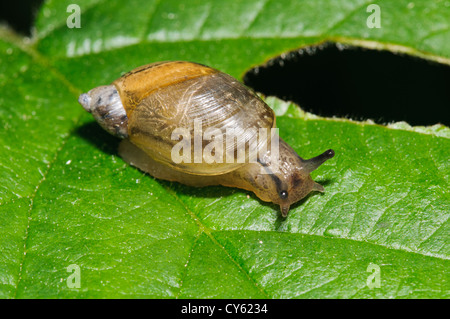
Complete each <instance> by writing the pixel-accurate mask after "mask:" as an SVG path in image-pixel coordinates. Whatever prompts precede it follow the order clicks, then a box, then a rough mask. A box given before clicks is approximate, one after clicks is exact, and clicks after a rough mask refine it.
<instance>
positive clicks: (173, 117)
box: [79, 61, 334, 216]
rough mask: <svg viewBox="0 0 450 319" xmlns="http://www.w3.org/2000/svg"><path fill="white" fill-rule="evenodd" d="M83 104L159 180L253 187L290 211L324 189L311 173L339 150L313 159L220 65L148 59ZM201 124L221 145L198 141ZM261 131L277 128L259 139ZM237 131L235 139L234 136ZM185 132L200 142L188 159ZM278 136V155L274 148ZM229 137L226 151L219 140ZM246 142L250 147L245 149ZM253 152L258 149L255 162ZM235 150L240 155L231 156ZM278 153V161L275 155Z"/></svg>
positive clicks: (125, 154)
mask: <svg viewBox="0 0 450 319" xmlns="http://www.w3.org/2000/svg"><path fill="white" fill-rule="evenodd" d="M79 102H80V104H81V105H82V106H83V107H84V108H85V110H86V111H88V112H90V113H92V114H93V116H94V118H95V119H96V121H97V122H98V123H99V124H100V125H101V126H102V127H103V128H104V129H105V130H106V131H108V132H109V133H111V134H113V135H115V136H118V137H120V138H122V139H123V141H122V142H121V144H120V146H119V154H120V156H121V157H122V158H123V159H124V160H125V161H126V162H128V163H130V164H131V165H133V166H136V167H138V168H139V169H141V170H142V171H144V172H147V173H149V174H150V175H152V176H154V177H155V178H159V179H164V180H169V181H176V182H180V183H183V184H186V185H190V186H208V185H223V186H228V187H238V188H242V189H246V190H249V191H252V192H254V193H255V194H256V196H258V197H259V198H260V199H261V200H263V201H269V202H274V203H276V204H278V205H280V208H281V213H282V215H283V216H287V214H288V211H289V207H290V205H291V204H292V203H295V202H297V201H298V200H300V199H302V198H304V197H305V196H306V195H307V194H308V193H310V192H311V191H320V192H323V191H324V189H323V187H322V186H321V185H319V184H317V183H315V182H314V181H313V180H312V179H311V177H310V175H309V174H310V172H312V171H313V170H314V169H316V168H317V167H318V166H320V165H321V164H322V163H323V162H325V161H326V160H327V159H329V158H331V157H333V156H334V152H333V151H332V150H328V151H326V152H325V153H323V154H321V155H319V156H317V157H315V158H312V159H309V160H304V159H302V158H301V157H299V156H298V155H297V153H296V152H295V151H294V150H293V149H292V148H291V147H290V146H289V145H288V144H286V143H285V142H284V141H283V140H281V139H279V138H278V136H276V135H275V134H274V133H273V131H274V130H271V129H273V128H275V114H274V113H273V111H272V109H270V107H269V106H267V105H266V104H265V103H264V102H263V101H262V100H261V99H260V98H259V97H258V96H257V95H256V94H254V93H253V92H252V91H251V90H249V89H248V88H246V87H245V86H244V85H242V84H241V83H239V82H238V81H237V80H235V79H234V78H233V77H231V76H229V75H227V74H225V73H222V72H220V71H218V70H215V69H213V68H210V67H207V66H203V65H200V64H196V63H191V62H182V61H174V62H157V63H153V64H149V65H145V66H142V67H139V68H137V69H134V70H132V71H130V72H129V73H127V74H125V75H123V76H122V77H120V78H118V79H117V80H115V81H114V82H113V83H112V84H111V85H106V86H100V87H97V88H94V89H92V90H90V91H89V92H88V93H85V94H82V95H81V96H80V98H79ZM199 128H200V130H201V132H204V133H205V136H206V135H209V138H208V141H213V142H214V143H215V144H214V146H215V147H214V148H213V150H211V147H210V146H211V145H206V144H208V143H209V142H205V140H200V141H198V140H196V135H195V132H196V129H199ZM261 129H265V130H267V131H268V132H270V133H268V134H267V135H264V138H256V136H257V135H258V134H259V133H260V132H261ZM231 131H233V133H234V135H233V136H234V138H233V139H230V140H228V139H227V138H228V137H229V136H230V134H228V135H227V132H231ZM192 132H194V137H193V138H192V134H191V133H192ZM186 134H189V136H188V137H186ZM180 137H181V138H183V140H182V142H184V146H186V145H185V144H186V143H187V144H188V146H192V145H195V147H191V148H189V149H188V150H190V154H188V152H186V149H185V148H184V147H183V156H187V157H184V159H185V160H182V161H179V160H174V150H175V149H177V147H179V146H180V144H181V146H183V144H182V143H181V142H179V140H180ZM185 137H186V138H185ZM274 137H275V138H276V139H277V141H278V145H279V147H278V149H277V151H278V154H275V152H274V151H273V149H271V148H270V147H269V145H271V142H272V141H273V140H274ZM224 141H227V143H225V144H226V147H225V149H224V150H221V149H220V148H219V147H217V146H223V145H224ZM229 141H230V143H228V142H229ZM249 141H255V142H254V143H253V144H251V143H250V142H249ZM211 144H213V143H212V142H211ZM197 146H199V147H200V151H204V150H206V149H208V148H209V154H210V158H209V159H210V160H207V157H205V156H204V155H203V157H202V155H200V157H199V156H198V155H199V153H198V152H197V149H196V147H197ZM238 146H241V147H242V148H243V149H244V150H245V152H242V153H240V151H239V152H237V151H236V150H237V149H238ZM220 150H221V151H220ZM252 151H254V152H255V153H254V154H257V155H255V156H256V157H254V159H256V160H254V161H251V160H250V155H249V154H253V153H252ZM175 153H177V152H175ZM185 153H186V154H185ZM201 154H203V153H201ZM230 154H232V156H233V159H234V160H233V161H229V160H228V159H229V157H227V156H229V155H230ZM272 155H273V156H276V157H277V160H275V161H274V160H267V159H270V158H272V157H271V156H272ZM186 158H188V159H190V161H189V160H188V161H186ZM211 158H212V159H213V160H211Z"/></svg>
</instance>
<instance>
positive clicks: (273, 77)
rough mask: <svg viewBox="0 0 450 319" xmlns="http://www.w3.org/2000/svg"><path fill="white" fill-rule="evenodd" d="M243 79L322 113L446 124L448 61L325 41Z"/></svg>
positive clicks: (449, 90)
mask: <svg viewBox="0 0 450 319" xmlns="http://www.w3.org/2000/svg"><path fill="white" fill-rule="evenodd" d="M244 83H245V84H246V85H247V86H249V87H251V88H253V89H254V90H255V91H257V92H260V93H263V94H264V95H270V96H276V97H279V98H281V99H283V100H286V101H292V102H295V103H297V104H299V105H300V106H301V107H302V108H303V109H304V110H305V111H308V112H311V113H314V114H318V115H321V116H326V117H331V116H338V117H349V118H352V119H357V120H364V119H372V120H374V121H375V122H377V123H389V122H396V121H406V122H408V123H409V124H411V125H433V124H437V123H441V124H444V125H447V126H448V125H449V124H450V116H448V115H449V108H450V66H448V65H445V64H440V63H437V62H432V61H428V60H424V59H420V58H417V57H413V56H409V55H405V54H394V53H392V52H390V51H378V50H372V49H365V48H361V47H356V46H349V45H342V44H338V43H331V42H327V43H324V44H321V45H317V46H312V47H307V48H302V49H299V50H296V51H292V52H289V53H287V54H283V55H281V56H279V57H276V58H274V59H272V60H270V61H268V62H267V63H266V64H265V65H263V66H259V67H256V68H253V69H251V70H250V71H248V72H247V73H246V74H245V76H244Z"/></svg>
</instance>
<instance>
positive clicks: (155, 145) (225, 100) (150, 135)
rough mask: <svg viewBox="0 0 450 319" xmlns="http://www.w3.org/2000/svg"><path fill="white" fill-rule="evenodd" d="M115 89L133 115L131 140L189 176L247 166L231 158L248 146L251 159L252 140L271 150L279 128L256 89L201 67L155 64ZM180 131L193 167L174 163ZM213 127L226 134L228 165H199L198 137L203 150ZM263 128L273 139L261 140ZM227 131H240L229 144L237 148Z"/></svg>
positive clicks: (128, 76) (129, 76) (119, 82)
mask: <svg viewBox="0 0 450 319" xmlns="http://www.w3.org/2000/svg"><path fill="white" fill-rule="evenodd" d="M113 84H114V85H115V86H116V88H117V90H118V92H119V95H120V97H121V100H122V103H123V106H124V108H125V111H126V113H127V117H128V136H129V140H130V141H131V142H132V143H133V144H134V145H136V146H138V147H139V148H140V149H142V150H143V151H144V152H145V153H147V154H148V155H149V156H151V157H152V158H153V159H155V160H156V161H159V162H161V163H163V164H165V165H168V166H170V167H172V168H174V169H176V170H181V171H184V172H186V173H190V174H196V175H217V174H224V173H227V172H230V171H233V170H235V169H237V168H239V167H241V166H242V165H245V164H244V163H237V162H236V161H234V162H232V163H230V162H227V160H226V153H227V152H233V150H237V146H238V145H245V150H246V152H245V153H246V154H247V155H248V154H249V152H248V149H249V143H248V141H249V140H252V138H254V140H256V141H257V148H258V149H259V148H263V147H264V148H265V147H267V145H268V143H269V142H270V129H271V128H273V127H275V115H274V113H273V111H272V109H270V108H269V107H268V106H267V105H266V104H265V103H264V102H263V101H262V100H261V99H260V98H259V97H258V96H256V95H255V94H254V93H253V92H252V91H251V90H249V89H248V88H246V87H245V86H244V85H242V84H241V83H239V82H238V81H237V80H235V79H234V78H233V77H231V76H229V75H227V74H225V73H222V72H220V71H218V70H215V69H212V68H209V67H207V66H203V65H200V64H195V63H190V62H181V61H180V62H178V61H177V62H158V63H153V64H149V65H145V66H142V67H140V68H137V69H135V70H133V71H131V72H129V73H127V74H125V75H124V76H122V77H121V78H119V79H117V80H116V81H114V82H113ZM195 123H197V126H196V127H195V128H196V129H198V128H199V126H198V123H201V126H200V129H201V131H202V132H199V131H198V130H197V131H196V132H194V124H195ZM180 128H181V129H184V130H187V131H188V132H189V133H190V137H191V144H190V145H191V159H192V161H191V163H184V162H181V163H174V161H173V159H172V149H173V147H174V146H175V145H176V144H177V143H179V141H180V140H176V139H173V138H172V133H173V132H174V130H175V129H180ZM209 128H210V130H212V129H218V130H219V131H220V134H221V136H222V141H223V151H224V152H223V160H222V161H223V163H217V162H215V163H211V164H208V163H205V161H204V160H201V162H199V163H195V161H194V158H195V156H196V154H194V151H195V147H194V144H195V142H196V141H194V133H196V134H197V136H198V134H199V133H200V134H201V135H200V138H201V143H202V145H201V149H202V150H203V149H204V147H205V146H206V145H208V144H209V143H210V142H211V140H208V139H204V138H202V137H203V135H202V133H205V132H206V131H207V130H208V129H209ZM259 128H265V129H268V130H267V131H268V132H269V134H268V135H267V138H258V137H257V135H258V132H259ZM227 129H235V132H234V133H235V136H236V137H237V139H236V140H232V141H228V142H231V143H226V137H227V136H226V135H227V134H226V133H227ZM215 132H216V133H217V132H218V131H217V130H216V131H215ZM215 135H218V134H215ZM255 135H256V136H255ZM179 138H181V137H179ZM212 138H213V139H216V138H220V137H219V136H214V137H212ZM197 141H198V140H197ZM219 141H220V139H219ZM246 141H247V142H246ZM241 143H243V144H241ZM197 144H198V143H197ZM197 155H198V154H197Z"/></svg>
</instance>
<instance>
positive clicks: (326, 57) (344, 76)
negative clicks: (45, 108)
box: [0, 0, 450, 126]
mask: <svg viewBox="0 0 450 319" xmlns="http://www.w3.org/2000/svg"><path fill="white" fill-rule="evenodd" d="M42 2H43V1H42V0H20V2H19V1H17V0H16V1H15V2H10V1H2V2H1V3H0V22H1V23H6V24H7V25H9V26H10V27H12V28H13V29H14V30H16V32H18V33H20V34H22V35H25V36H30V35H31V26H32V25H33V23H34V18H35V16H36V12H37V10H38V9H39V7H40V5H41V4H42ZM310 51H311V52H312V53H308V52H306V51H305V50H300V51H299V50H297V51H293V52H291V53H290V54H287V56H286V58H284V59H281V58H276V59H274V60H272V61H270V62H269V63H268V64H267V65H265V66H263V67H260V68H258V69H253V70H250V71H249V72H248V73H247V74H246V75H245V76H244V83H245V84H246V85H248V86H250V87H252V88H253V89H255V90H256V91H258V92H261V93H263V94H265V95H275V96H278V97H280V98H282V99H285V100H290V101H294V102H296V103H298V104H299V105H301V106H302V108H303V109H305V110H307V111H310V112H312V113H315V114H319V115H322V116H339V117H342V116H346V117H350V118H352V119H356V120H364V119H372V120H374V121H375V122H377V123H388V122H393V121H406V122H408V123H410V124H412V125H432V124H436V123H442V124H445V125H447V126H449V125H450V67H449V66H446V65H442V64H438V63H432V62H430V61H426V60H423V59H419V58H414V57H411V56H407V55H396V54H392V53H390V52H387V51H375V50H366V49H361V48H356V47H347V48H345V49H343V50H342V48H341V49H338V48H337V46H336V45H335V44H334V43H328V44H326V45H323V46H320V47H317V46H316V47H313V48H312V50H310Z"/></svg>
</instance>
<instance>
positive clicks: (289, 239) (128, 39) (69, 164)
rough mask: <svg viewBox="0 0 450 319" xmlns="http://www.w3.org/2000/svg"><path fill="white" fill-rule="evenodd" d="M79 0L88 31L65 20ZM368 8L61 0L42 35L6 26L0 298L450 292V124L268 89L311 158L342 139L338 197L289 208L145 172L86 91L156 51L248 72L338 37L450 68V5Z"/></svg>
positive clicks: (284, 124) (335, 177) (46, 9)
mask: <svg viewBox="0 0 450 319" xmlns="http://www.w3.org/2000/svg"><path fill="white" fill-rule="evenodd" d="M73 3H75V4H79V6H80V8H81V28H79V29H78V28H73V29H70V28H68V27H67V26H66V20H67V18H68V17H69V15H70V14H71V13H70V12H67V6H68V5H69V4H73ZM369 4H370V2H368V1H354V0H353V1H344V0H340V1H300V0H299V1H282V0H277V1H270V0H252V1H245V2H244V1H238V0H231V1H226V2H218V1H213V0H210V1H204V0H202V1H190V2H189V3H185V2H180V1H177V0H170V1H166V0H165V1H147V2H145V5H143V2H142V1H137V0H134V1H102V0H92V1H73V0H70V1H48V2H46V3H45V4H44V6H43V7H42V9H41V10H40V11H39V13H38V18H37V21H36V30H35V37H34V38H33V39H32V40H29V39H28V40H27V39H22V38H19V37H18V36H17V35H15V34H14V33H12V32H11V31H9V30H7V29H5V28H3V29H1V31H0V122H1V125H2V127H3V130H1V131H0V142H1V149H2V151H1V152H0V181H1V183H0V225H2V226H1V227H0V241H1V247H2V254H1V255H0V296H1V297H3V298H95V297H100V298H120V297H145V298H147V297H151V298H448V297H449V295H450V294H449V291H450V289H449V284H448V279H449V278H448V267H449V255H450V251H449V246H448V241H449V236H448V234H449V222H448V218H449V212H450V195H449V186H448V185H449V175H450V164H449V163H450V162H449V157H450V131H449V129H448V128H447V127H444V126H442V125H436V126H433V127H411V126H409V125H408V124H407V123H394V124H391V125H387V126H381V125H375V124H373V123H371V122H370V121H366V122H356V121H352V120H348V119H338V118H321V117H318V116H315V115H313V114H309V113H305V112H303V111H302V110H300V109H299V108H298V107H297V106H295V105H292V104H289V103H286V102H283V101H279V100H276V99H274V98H267V102H268V103H269V105H271V106H272V107H273V108H274V109H275V111H276V113H277V114H278V117H277V126H278V127H279V128H280V135H281V137H282V138H283V139H284V140H286V141H287V142H288V143H289V144H290V145H291V146H292V147H293V148H294V149H295V150H296V151H297V152H298V153H299V154H300V155H301V156H302V157H305V158H309V157H312V156H315V155H317V154H318V153H320V152H322V151H324V150H325V149H328V148H333V149H334V150H335V152H336V157H335V158H334V159H333V160H330V161H328V162H327V163H326V164H324V165H323V167H321V168H320V169H319V170H318V171H317V172H315V174H314V176H313V178H314V179H315V180H316V181H318V182H319V183H322V184H323V185H324V186H325V189H326V192H325V193H324V194H312V195H311V196H308V197H307V198H306V199H304V200H302V201H301V202H300V203H298V204H296V205H294V207H293V208H292V210H291V212H290V215H289V216H288V218H287V219H282V218H281V217H280V214H279V211H278V209H277V208H276V207H275V206H274V205H272V204H267V203H263V202H261V201H260V200H258V199H257V198H256V197H255V196H254V195H253V194H252V193H249V192H245V191H242V190H238V189H232V188H225V187H219V186H217V187H207V188H191V187H187V186H183V185H180V184H177V183H169V182H166V181H160V180H155V179H154V178H152V177H150V176H148V175H144V174H143V173H142V172H140V171H138V170H137V169H135V168H133V167H130V166H129V165H127V164H126V163H125V162H123V161H122V160H121V159H120V157H118V155H117V144H118V141H117V140H116V139H115V138H113V137H111V136H109V135H108V134H107V133H106V132H104V131H103V130H102V129H101V128H100V127H99V126H98V125H97V124H96V123H94V122H93V119H92V117H91V116H90V115H89V114H87V113H85V112H84V110H83V109H82V108H81V107H80V105H78V103H77V98H78V95H79V94H80V93H81V92H85V91H87V90H89V89H91V88H92V87H95V86H98V85H103V84H107V83H110V82H111V81H113V80H114V79H115V78H117V77H118V76H120V75H121V74H122V73H124V72H127V71H129V70H131V69H133V68H134V67H137V66H139V65H143V64H147V63H150V62H154V61H159V60H190V61H196V62H200V63H204V64H207V65H211V66H213V67H215V68H218V69H221V70H223V71H225V72H227V73H230V74H231V75H233V76H235V77H237V78H241V75H242V74H243V73H244V72H245V71H246V70H248V69H249V68H250V67H252V66H255V65H258V64H262V63H264V61H266V60H267V59H269V58H272V57H274V56H276V55H278V54H281V53H283V52H286V51H289V50H293V49H295V48H298V47H301V46H305V45H309V44H317V43H319V42H322V41H325V40H339V41H340V42H342V43H351V44H355V45H361V46H364V47H372V48H378V49H387V50H391V51H393V52H405V53H409V54H413V55H416V56H419V57H426V58H429V59H432V60H435V61H438V62H442V63H446V64H450V63H449V58H450V46H449V44H450V41H449V37H450V31H449V30H450V28H449V21H450V8H449V5H448V3H447V2H445V1H425V0H421V1H414V2H410V1H378V2H377V4H378V5H379V6H380V8H381V12H382V28H380V29H369V28H367V26H366V20H367V17H368V15H369V14H370V13H368V12H367V11H366V9H367V6H368V5H369ZM419 25H420V28H419V27H418V26H419ZM375 92H376V90H375ZM71 265H76V266H78V267H79V268H78V269H79V272H80V287H79V288H70V287H69V286H71V285H70V283H71V282H73V281H72V279H73V275H75V274H76V273H73V271H72V270H70V269H71V268H70V266H71ZM68 267H69V271H68ZM371 267H374V268H371ZM371 269H375V270H371ZM377 269H378V270H377ZM376 278H379V286H378V285H377V284H376V280H375V279H376ZM374 285H375V286H374Z"/></svg>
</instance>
